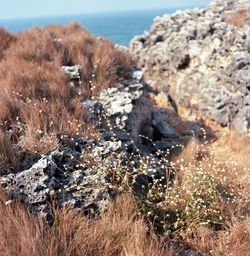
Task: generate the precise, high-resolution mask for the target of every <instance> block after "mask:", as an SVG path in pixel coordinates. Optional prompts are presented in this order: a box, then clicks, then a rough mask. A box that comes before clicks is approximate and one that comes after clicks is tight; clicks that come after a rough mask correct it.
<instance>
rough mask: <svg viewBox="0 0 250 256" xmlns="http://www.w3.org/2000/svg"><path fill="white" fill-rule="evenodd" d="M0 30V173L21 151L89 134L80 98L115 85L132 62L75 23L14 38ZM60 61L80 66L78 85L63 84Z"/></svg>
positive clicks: (50, 146) (41, 148)
mask: <svg viewBox="0 0 250 256" xmlns="http://www.w3.org/2000/svg"><path fill="white" fill-rule="evenodd" d="M0 32H1V46H0V54H3V59H2V61H1V62H0V86H1V92H0V106H1V110H0V125H1V130H2V132H1V134H3V135H5V136H4V138H3V143H4V144H5V145H9V146H8V147H2V150H3V151H2V152H1V155H2V156H3V162H4V163H5V164H4V168H1V170H0V173H1V174H4V173H7V172H11V171H14V170H18V165H20V164H21V163H20V161H22V160H23V155H25V154H26V155H27V154H28V155H30V154H46V153H48V152H50V151H51V150H53V149H55V148H56V147H57V145H58V144H59V141H60V138H61V136H63V135H70V134H72V133H79V134H80V135H90V134H91V135H93V134H94V127H91V126H89V125H87V124H86V117H87V111H86V110H85V111H84V109H83V107H81V102H82V101H83V100H84V99H85V100H86V99H88V98H90V97H95V96H97V95H98V94H99V92H100V90H101V89H104V88H108V87H111V86H115V85H116V84H117V83H118V82H119V81H120V80H122V79H124V78H125V77H126V76H127V72H128V71H129V70H130V69H131V67H132V66H133V65H134V63H133V61H132V58H131V57H130V56H129V55H128V54H127V53H126V54H125V53H124V52H123V51H121V50H119V49H116V48H115V47H114V45H113V44H112V43H111V42H109V41H108V40H106V39H103V38H99V39H97V38H94V37H93V36H92V35H90V34H89V33H88V32H87V31H86V30H85V29H83V28H82V27H81V26H80V25H78V24H75V23H71V24H69V25H68V26H67V27H62V26H49V27H47V28H45V29H40V28H33V29H31V30H28V31H25V32H22V33H21V34H19V35H18V36H17V37H16V39H15V40H14V38H15V37H14V36H12V35H10V34H9V33H8V32H6V31H4V30H1V31H0ZM11 42H12V44H11ZM3 50H4V51H3ZM62 65H66V66H67V65H82V66H83V69H82V70H83V71H82V72H83V74H82V76H81V77H82V81H81V85H80V87H79V88H77V89H76V88H72V87H70V86H68V80H67V79H68V78H67V76H66V75H65V74H64V72H62V70H61V66H62ZM10 147H12V149H13V150H12V153H11V157H10V154H9V148H10ZM5 150H7V151H6V152H5ZM19 159H21V160H20V161H19ZM1 166H2V164H1Z"/></svg>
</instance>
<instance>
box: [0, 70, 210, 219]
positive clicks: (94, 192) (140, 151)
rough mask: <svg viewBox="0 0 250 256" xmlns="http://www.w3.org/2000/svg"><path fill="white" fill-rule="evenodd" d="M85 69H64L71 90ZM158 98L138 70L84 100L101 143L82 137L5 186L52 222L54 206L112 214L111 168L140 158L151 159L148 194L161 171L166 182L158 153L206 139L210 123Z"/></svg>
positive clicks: (141, 185) (138, 184) (144, 179)
mask: <svg viewBox="0 0 250 256" xmlns="http://www.w3.org/2000/svg"><path fill="white" fill-rule="evenodd" d="M81 68H82V67H81V66H79V65H77V66H71V67H65V66H64V67H62V69H63V70H64V72H65V73H66V74H67V75H68V76H69V86H77V83H79V77H80V75H81ZM156 94H157V93H156V92H154V90H153V89H152V88H150V87H149V86H148V85H147V84H146V83H145V81H144V78H143V73H142V71H141V70H135V71H134V72H133V73H132V74H131V78H130V80H128V81H125V82H123V83H121V84H120V85H119V86H118V87H116V88H110V89H106V90H103V91H102V92H101V94H100V97H99V99H98V100H87V101H84V102H83V103H82V104H83V106H84V107H86V108H87V109H88V110H89V112H90V113H91V115H90V117H89V119H90V120H89V121H90V122H92V123H95V124H96V128H97V130H98V131H99V132H100V135H101V137H100V139H99V140H97V139H94V140H84V138H82V137H79V136H77V135H76V136H75V137H73V138H71V141H72V143H71V145H70V146H67V147H63V148H61V149H58V150H55V151H53V152H51V153H50V154H49V155H45V156H43V157H41V158H40V159H39V160H38V161H37V162H34V163H33V165H32V167H30V168H27V169H26V170H23V171H21V172H18V173H16V174H9V175H7V176H3V177H1V178H0V184H1V186H2V188H3V189H4V191H5V192H6V193H7V195H8V196H9V198H18V199H20V200H21V201H22V202H24V203H25V204H26V205H27V206H28V208H29V209H30V210H31V211H32V212H34V213H36V214H37V215H39V216H42V217H43V218H44V219H46V220H47V221H48V222H52V221H53V214H52V206H53V203H56V204H57V205H58V206H60V207H64V206H67V207H70V208H75V209H82V211H83V212H84V213H86V214H88V215H89V214H91V215H93V216H96V215H98V214H99V213H100V212H104V211H105V210H107V209H108V206H109V204H110V203H111V202H112V199H113V198H114V196H115V195H116V194H117V191H115V189H113V188H112V179H111V178H110V170H109V168H110V167H111V166H113V168H116V169H119V168H121V167H122V166H126V168H127V167H128V166H129V165H131V162H134V166H133V167H136V166H138V162H139V161H140V159H142V158H143V157H148V158H149V159H150V161H149V162H148V163H147V167H146V168H145V169H146V173H144V174H142V173H138V174H136V175H135V181H134V184H133V185H132V186H133V190H134V192H135V193H139V194H141V193H142V194H143V193H144V192H145V191H146V190H147V187H148V182H149V181H150V180H152V176H154V175H155V173H157V176H158V179H162V182H164V181H165V179H166V177H165V171H164V170H163V169H161V167H160V158H159V157H158V156H157V151H159V150H161V151H162V152H166V151H169V150H171V149H173V148H175V147H176V145H177V146H178V145H184V144H185V143H187V142H188V140H189V139H190V138H193V137H197V139H201V138H202V137H199V136H200V130H201V128H205V124H204V123H203V122H201V121H197V122H187V123H185V120H181V118H180V117H178V115H177V113H176V112H175V110H174V108H172V107H171V106H169V107H168V108H160V107H158V106H157V98H156ZM164 97H165V96H164ZM164 101H165V102H168V99H167V98H165V99H164ZM169 116H171V119H170V120H169V121H167V117H168V118H169ZM177 127H179V129H176V128H177ZM175 152H176V153H177V152H178V149H177V151H176V150H175ZM120 161H123V163H122V164H121V163H120ZM152 163H153V164H152ZM30 165H31V164H30V163H29V166H30ZM24 169H25V168H24ZM132 169H133V168H132V167H131V172H132ZM145 189H146V190H145Z"/></svg>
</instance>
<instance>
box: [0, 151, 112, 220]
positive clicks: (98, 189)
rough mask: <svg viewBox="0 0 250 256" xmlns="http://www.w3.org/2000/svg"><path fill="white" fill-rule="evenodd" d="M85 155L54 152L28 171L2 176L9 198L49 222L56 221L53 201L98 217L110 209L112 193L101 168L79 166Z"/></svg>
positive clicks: (60, 205)
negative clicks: (16, 199)
mask: <svg viewBox="0 0 250 256" xmlns="http://www.w3.org/2000/svg"><path fill="white" fill-rule="evenodd" d="M82 154H84V152H82V153H80V152H78V151H76V150H74V149H71V148H65V149H64V150H63V151H58V150H57V151H54V152H52V153H51V154H50V155H48V156H45V157H43V158H41V159H40V160H39V161H38V162H37V163H35V164H34V165H33V166H32V167H31V168H30V169H28V170H25V171H23V172H20V173H17V174H11V175H8V176H4V177H1V178H0V184H1V186H2V187H3V189H4V191H5V192H6V193H7V195H8V196H10V197H14V198H18V199H20V200H21V201H22V202H24V203H25V205H27V206H28V208H29V209H30V210H31V211H32V212H34V213H36V214H38V215H40V216H42V217H44V218H45V219H46V220H47V221H48V222H51V221H52V208H51V202H52V200H54V201H55V203H56V204H57V206H59V207H63V206H67V207H71V208H79V209H81V210H82V211H83V212H85V213H87V214H92V215H96V214H98V213H99V212H102V211H105V210H106V209H107V208H108V206H109V203H110V201H111V199H112V191H111V190H110V189H109V188H108V186H107V182H108V176H107V173H105V172H103V171H101V168H100V167H98V166H95V165H93V166H92V167H91V168H87V167H86V168H84V165H83V164H79V163H80V162H81V158H80V156H81V155H82Z"/></svg>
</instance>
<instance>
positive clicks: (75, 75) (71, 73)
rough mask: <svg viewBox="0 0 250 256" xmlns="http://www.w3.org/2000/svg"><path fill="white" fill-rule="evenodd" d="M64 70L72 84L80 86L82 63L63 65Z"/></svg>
mask: <svg viewBox="0 0 250 256" xmlns="http://www.w3.org/2000/svg"><path fill="white" fill-rule="evenodd" d="M62 70H63V72H64V73H65V74H66V75H68V77H69V81H70V85H71V86H79V83H80V80H81V71H82V66H81V65H75V66H62Z"/></svg>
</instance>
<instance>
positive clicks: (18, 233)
mask: <svg viewBox="0 0 250 256" xmlns="http://www.w3.org/2000/svg"><path fill="white" fill-rule="evenodd" d="M0 225H1V229H0V248H1V252H0V255H1V256H15V255H16V256H27V255H36V256H39V255H41V256H42V255H43V256H46V255H47V256H59V255H60V256H73V255H74V256H78V255H79V256H93V255H95V256H119V255H121V256H144V255H145V256H168V255H169V256H170V255H174V254H172V252H171V249H170V248H169V247H168V246H167V244H166V243H164V241H163V240H162V239H160V238H159V237H157V236H156V235H155V234H154V232H153V231H152V230H151V231H150V229H149V228H148V226H147V225H146V223H145V221H144V220H143V218H142V217H139V216H138V209H137V207H136V204H135V202H134V200H133V199H132V197H131V196H129V195H124V196H122V197H121V198H119V199H118V200H117V201H116V203H114V205H113V206H112V207H111V208H110V210H109V211H108V212H107V213H106V214H104V215H103V216H101V217H100V219H96V220H93V219H87V218H85V217H83V215H82V214H81V213H77V212H72V211H69V210H66V209H65V210H61V211H56V215H55V222H54V224H53V226H46V225H45V224H44V223H43V222H42V221H41V220H38V219H36V218H35V217H33V216H31V215H30V214H28V213H27V212H26V211H25V210H24V208H23V207H22V206H21V205H20V204H19V203H17V202H12V203H9V202H8V201H7V202H6V198H5V197H4V196H3V194H2V193H1V196H0Z"/></svg>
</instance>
